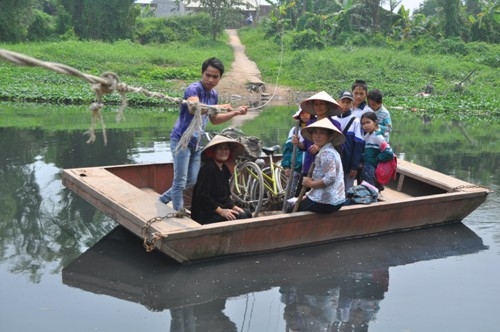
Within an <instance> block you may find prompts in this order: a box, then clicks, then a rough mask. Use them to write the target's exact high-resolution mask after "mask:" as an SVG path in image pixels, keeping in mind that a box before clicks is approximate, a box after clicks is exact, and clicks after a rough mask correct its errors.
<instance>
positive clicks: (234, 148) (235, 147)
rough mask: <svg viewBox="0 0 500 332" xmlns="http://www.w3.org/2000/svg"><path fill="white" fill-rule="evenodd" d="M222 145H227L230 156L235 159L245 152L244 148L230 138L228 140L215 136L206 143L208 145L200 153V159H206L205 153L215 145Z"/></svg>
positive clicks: (225, 137) (221, 136)
mask: <svg viewBox="0 0 500 332" xmlns="http://www.w3.org/2000/svg"><path fill="white" fill-rule="evenodd" d="M222 143H228V144H229V149H230V150H231V156H232V157H233V158H235V157H236V156H239V155H240V154H242V153H243V152H244V151H245V146H244V145H243V144H241V143H240V142H237V141H235V140H234V139H232V138H229V137H227V136H223V135H215V137H214V138H212V139H211V140H210V142H208V144H207V145H206V146H205V147H204V148H203V150H202V151H201V157H202V158H204V159H206V156H205V152H206V151H207V150H208V149H210V148H211V147H213V146H215V145H217V144H222Z"/></svg>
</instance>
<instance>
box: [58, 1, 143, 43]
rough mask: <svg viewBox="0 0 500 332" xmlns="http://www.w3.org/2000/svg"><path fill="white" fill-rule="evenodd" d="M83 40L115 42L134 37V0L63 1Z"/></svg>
mask: <svg viewBox="0 0 500 332" xmlns="http://www.w3.org/2000/svg"><path fill="white" fill-rule="evenodd" d="M61 3H62V5H63V6H64V8H65V9H66V11H67V12H68V13H69V14H70V15H71V17H72V20H73V26H74V28H75V33H76V35H77V36H78V37H80V38H82V39H99V40H104V41H115V40H118V39H126V38H130V37H132V33H133V28H134V25H135V16H134V14H132V13H134V10H133V4H134V0H106V1H102V0H83V1H82V0H61Z"/></svg>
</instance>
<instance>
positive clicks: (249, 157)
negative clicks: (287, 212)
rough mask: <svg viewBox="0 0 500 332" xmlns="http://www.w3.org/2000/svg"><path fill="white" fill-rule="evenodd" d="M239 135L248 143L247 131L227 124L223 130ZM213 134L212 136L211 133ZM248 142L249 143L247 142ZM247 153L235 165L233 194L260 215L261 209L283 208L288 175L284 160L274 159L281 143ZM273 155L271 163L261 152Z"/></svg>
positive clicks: (242, 204)
mask: <svg viewBox="0 0 500 332" xmlns="http://www.w3.org/2000/svg"><path fill="white" fill-rule="evenodd" d="M219 134H220V135H225V136H227V137H231V138H233V139H236V140H238V141H240V142H242V143H243V145H245V142H247V141H245V139H246V137H245V136H244V135H243V132H242V131H241V130H238V129H234V128H225V129H223V130H222V131H221V132H220V133H219ZM207 138H209V136H207ZM247 145H248V144H247ZM247 145H246V148H247V150H252V151H247V154H246V155H244V156H240V157H239V159H238V160H237V161H236V165H235V166H234V169H233V175H232V177H231V180H230V184H229V185H230V189H231V194H232V198H233V199H234V200H235V201H236V202H237V203H238V205H240V206H242V207H246V208H248V209H250V211H252V215H253V216H254V217H255V216H257V215H258V214H259V213H260V212H261V210H262V211H264V210H266V211H269V210H273V209H279V206H281V205H282V204H283V200H284V197H285V194H286V183H287V180H288V179H287V177H286V176H285V172H284V170H283V168H282V167H281V164H280V163H276V162H274V160H273V155H274V153H276V152H278V151H279V149H280V146H279V145H275V146H273V147H262V148H260V146H259V148H258V149H256V148H255V147H252V148H251V149H248V146H247ZM260 151H261V152H264V154H265V155H266V156H267V158H268V159H269V161H268V163H267V165H266V163H265V161H264V160H263V159H261V158H257V157H259V156H260V154H261V152H260ZM258 152H259V153H258Z"/></svg>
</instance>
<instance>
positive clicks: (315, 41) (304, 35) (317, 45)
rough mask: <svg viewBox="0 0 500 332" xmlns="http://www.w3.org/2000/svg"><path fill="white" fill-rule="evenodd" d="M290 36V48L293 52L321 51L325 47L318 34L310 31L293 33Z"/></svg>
mask: <svg viewBox="0 0 500 332" xmlns="http://www.w3.org/2000/svg"><path fill="white" fill-rule="evenodd" d="M292 36H293V41H292V45H291V46H292V49H293V50H302V49H307V50H311V49H322V48H324V47H325V44H324V43H323V42H322V41H321V40H320V39H319V38H318V34H317V33H316V32H314V31H312V30H310V29H307V30H304V31H300V32H294V33H293V35H292Z"/></svg>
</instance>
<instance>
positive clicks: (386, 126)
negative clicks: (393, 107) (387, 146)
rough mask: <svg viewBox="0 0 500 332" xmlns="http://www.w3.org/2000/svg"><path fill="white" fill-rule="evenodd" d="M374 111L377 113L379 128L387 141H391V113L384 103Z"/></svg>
mask: <svg viewBox="0 0 500 332" xmlns="http://www.w3.org/2000/svg"><path fill="white" fill-rule="evenodd" d="M374 112H375V114H377V120H378V128H379V130H380V132H381V133H382V135H384V138H385V140H386V141H387V143H389V133H390V132H391V131H392V121H391V114H390V113H389V111H388V110H387V109H386V108H385V107H384V105H382V106H380V108H379V109H378V110H376V111H375V110H374Z"/></svg>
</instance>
